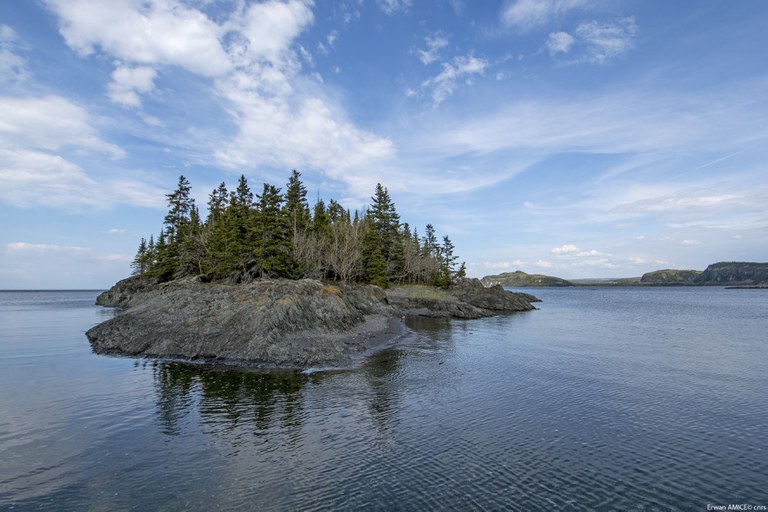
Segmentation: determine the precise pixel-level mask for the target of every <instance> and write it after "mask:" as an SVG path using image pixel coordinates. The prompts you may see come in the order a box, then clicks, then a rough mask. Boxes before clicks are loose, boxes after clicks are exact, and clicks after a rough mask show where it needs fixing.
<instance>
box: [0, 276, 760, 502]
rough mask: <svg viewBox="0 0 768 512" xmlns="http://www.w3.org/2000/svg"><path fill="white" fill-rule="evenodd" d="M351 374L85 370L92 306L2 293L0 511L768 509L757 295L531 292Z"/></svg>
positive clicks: (173, 366) (140, 367) (52, 296)
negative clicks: (520, 305)
mask: <svg viewBox="0 0 768 512" xmlns="http://www.w3.org/2000/svg"><path fill="white" fill-rule="evenodd" d="M528 291H531V292H532V293H534V294H536V295H537V296H539V297H541V298H542V299H544V302H543V303H541V304H539V305H538V306H539V307H540V309H539V310H538V311H532V312H528V313H518V314H513V315H507V316H500V317H494V318H489V319H484V320H474V321H428V320H422V321H419V322H414V323H412V324H411V325H410V327H411V328H412V329H413V332H412V333H411V334H409V335H407V336H406V337H405V339H404V343H403V346H402V348H400V349H398V350H392V351H388V352H384V353H381V354H379V355H378V356H376V357H374V358H372V359H371V360H370V361H369V362H368V363H367V364H366V365H365V366H364V367H363V368H360V369H358V370H353V371H339V372H320V373H312V374H303V373H298V372H271V373H264V372H257V371H245V370H222V369H214V368H210V367H201V366H190V365H184V364H180V363H164V362H152V361H145V360H134V359H130V358H116V357H105V356H97V355H94V354H92V353H91V351H90V347H89V345H88V342H87V340H86V339H85V336H84V334H83V333H84V332H85V330H87V329H88V328H89V327H90V326H91V325H93V324H95V323H97V322H100V321H103V320H104V319H106V318H108V317H109V316H110V315H111V314H112V313H111V311H110V310H107V309H103V308H98V307H96V306H93V305H92V304H93V300H94V299H95V296H96V292H0V326H2V329H0V461H2V462H0V509H8V510H118V511H120V510H137V511H138V510H297V509H300V510H338V509H372V510H393V509H396V510H445V509H452V510H526V511H527V510H552V509H556V510H562V509H565V510H707V505H708V504H709V505H723V504H725V505H727V504H740V503H746V504H750V505H752V506H754V507H760V506H768V485H766V484H767V483H768V434H766V432H768V428H766V427H768V371H767V370H768V346H766V343H768V290H724V289H722V288H643V289H637V288H594V289H592V288H575V289H536V290H528Z"/></svg>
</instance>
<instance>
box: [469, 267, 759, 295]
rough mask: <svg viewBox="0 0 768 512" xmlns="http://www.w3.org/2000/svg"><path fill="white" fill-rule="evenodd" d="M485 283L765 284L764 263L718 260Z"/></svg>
mask: <svg viewBox="0 0 768 512" xmlns="http://www.w3.org/2000/svg"><path fill="white" fill-rule="evenodd" d="M482 282H483V283H485V284H486V285H488V284H500V285H502V286H508V287H523V288H524V287H537V286H727V287H738V288H766V287H768V263H753V262H735V261H731V262H727V261H723V262H719V263H713V264H711V265H709V266H708V267H707V268H706V269H704V270H677V269H664V270H655V271H653V272H647V273H645V274H643V275H642V276H640V277H627V278H613V279H571V280H565V279H561V278H559V277H553V276H547V275H542V274H526V273H525V272H522V271H519V270H518V271H516V272H505V273H503V274H496V275H489V276H485V277H483V278H482Z"/></svg>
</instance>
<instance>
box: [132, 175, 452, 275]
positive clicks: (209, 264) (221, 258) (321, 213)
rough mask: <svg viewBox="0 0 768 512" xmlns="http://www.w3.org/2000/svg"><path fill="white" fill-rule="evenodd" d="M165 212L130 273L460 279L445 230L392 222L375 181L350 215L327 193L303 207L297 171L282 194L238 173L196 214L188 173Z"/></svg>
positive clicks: (387, 199)
mask: <svg viewBox="0 0 768 512" xmlns="http://www.w3.org/2000/svg"><path fill="white" fill-rule="evenodd" d="M166 197H167V201H168V208H169V209H168V213H167V214H166V216H165V220H164V224H163V228H162V230H161V231H160V233H159V234H158V236H157V238H155V237H154V235H153V236H150V237H149V240H147V239H145V238H142V239H141V243H140V244H139V248H138V251H137V253H136V257H135V258H134V260H133V263H132V265H131V266H132V269H133V273H134V275H139V276H142V277H145V278H149V279H154V280H157V281H169V280H171V279H177V278H181V277H185V276H191V275H201V276H205V277H206V278H207V279H210V280H235V281H238V282H239V281H244V280H250V279H254V278H260V277H284V278H291V279H298V278H301V277H314V278H318V279H325V280H336V281H345V282H365V283H372V284H376V285H379V286H382V287H387V286H389V285H390V284H391V283H428V284H433V285H436V286H448V285H449V284H450V283H451V282H452V281H453V280H455V279H460V278H463V277H464V275H465V265H464V263H461V264H460V265H458V264H457V261H458V257H457V256H455V255H454V245H453V243H452V242H451V240H450V239H449V238H448V236H443V237H442V241H440V240H439V239H438V236H437V234H436V232H435V229H434V227H433V226H432V225H431V224H428V225H427V226H426V229H425V232H424V236H422V237H419V235H418V233H417V232H416V229H414V230H413V231H411V228H410V226H409V225H408V224H407V223H401V222H400V216H399V215H398V213H397V211H396V209H395V205H394V203H393V202H392V199H391V198H390V196H389V192H388V191H387V189H386V188H385V187H383V186H382V185H381V184H377V185H376V190H375V191H374V195H373V197H371V200H372V202H371V204H370V206H369V207H368V208H366V209H365V210H364V211H362V212H358V211H357V210H355V211H354V213H350V211H349V210H348V209H345V208H343V207H342V206H341V205H340V204H339V203H338V202H336V201H335V200H333V199H331V200H330V201H329V203H328V204H327V205H326V204H325V203H324V202H323V201H322V200H321V199H318V201H317V202H316V203H315V205H314V207H313V208H310V206H309V203H308V202H307V190H306V187H305V186H304V184H303V183H302V181H301V173H299V172H298V171H295V170H294V171H293V172H292V174H291V176H290V178H289V180H288V183H287V186H286V191H285V193H281V189H280V188H278V187H275V186H273V185H269V184H267V183H265V184H264V186H263V189H262V191H261V194H254V193H253V192H252V191H251V189H250V187H249V185H248V181H247V180H246V178H245V176H240V179H239V181H238V184H237V187H236V188H235V190H233V191H229V190H228V189H227V187H226V184H225V183H221V184H220V185H219V186H218V187H217V188H215V189H214V190H213V191H212V192H211V194H210V196H209V199H208V205H207V206H208V215H207V218H206V219H204V220H203V219H202V218H201V216H200V212H199V210H198V208H197V206H196V205H195V201H194V199H193V198H192V197H191V186H190V183H189V181H188V180H187V178H185V177H184V176H180V177H179V182H178V186H177V187H176V190H174V191H173V192H172V193H170V194H167V196H166Z"/></svg>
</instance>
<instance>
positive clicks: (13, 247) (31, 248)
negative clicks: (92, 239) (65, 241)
mask: <svg viewBox="0 0 768 512" xmlns="http://www.w3.org/2000/svg"><path fill="white" fill-rule="evenodd" d="M5 249H6V251H12V252H66V253H83V252H88V251H89V249H87V248H85V247H77V246H62V245H53V244H31V243H28V242H11V243H9V244H6V245H5Z"/></svg>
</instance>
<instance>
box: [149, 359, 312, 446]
mask: <svg viewBox="0 0 768 512" xmlns="http://www.w3.org/2000/svg"><path fill="white" fill-rule="evenodd" d="M152 374H153V377H154V384H155V393H156V396H157V400H156V403H157V415H158V421H159V423H160V425H161V429H162V432H163V433H164V434H166V435H178V434H180V433H181V432H182V431H183V430H184V425H185V421H186V419H187V418H188V417H189V416H190V415H191V414H193V413H194V414H195V415H197V414H199V416H200V422H201V424H202V425H208V426H213V427H216V428H215V430H220V429H225V430H232V429H235V428H238V427H246V428H248V429H249V430H251V431H252V432H253V433H255V434H260V433H264V432H266V431H267V430H268V429H269V428H270V426H271V425H272V420H273V417H275V415H278V416H279V418H280V422H281V425H282V426H283V427H285V428H287V429H291V428H298V427H299V426H300V423H301V414H300V412H301V400H300V393H299V392H300V390H301V388H302V386H303V385H305V384H306V383H307V382H309V381H310V380H312V379H315V380H316V379H317V378H318V377H317V376H310V375H305V374H302V373H300V372H296V371H285V372H256V371H247V370H240V369H221V368H213V367H207V366H196V365H189V364H183V363H167V362H162V363H157V364H155V365H154V366H153V368H152Z"/></svg>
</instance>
